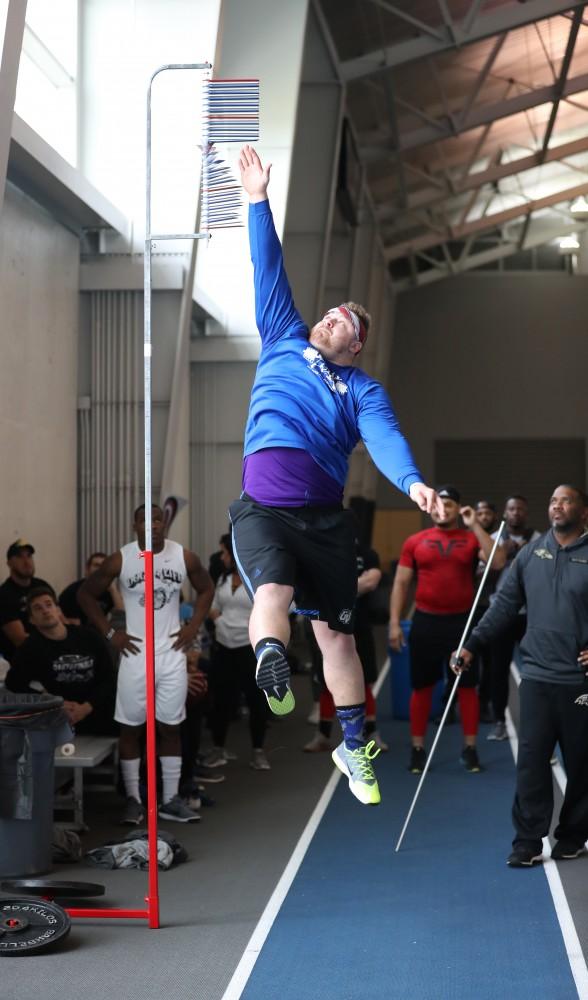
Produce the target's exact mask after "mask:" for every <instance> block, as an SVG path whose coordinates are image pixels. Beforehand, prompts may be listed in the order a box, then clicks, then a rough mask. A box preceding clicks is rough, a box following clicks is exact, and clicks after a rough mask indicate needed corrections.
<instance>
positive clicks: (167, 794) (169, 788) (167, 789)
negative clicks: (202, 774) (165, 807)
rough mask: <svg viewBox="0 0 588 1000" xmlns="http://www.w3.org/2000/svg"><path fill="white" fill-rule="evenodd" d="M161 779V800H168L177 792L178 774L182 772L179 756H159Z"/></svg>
mask: <svg viewBox="0 0 588 1000" xmlns="http://www.w3.org/2000/svg"><path fill="white" fill-rule="evenodd" d="M159 759H160V761H161V780H162V783H163V801H164V803H165V802H169V800H170V799H173V797H174V795H177V794H178V788H179V787H180V775H181V773H182V758H181V757H160V758H159Z"/></svg>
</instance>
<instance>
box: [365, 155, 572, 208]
mask: <svg viewBox="0 0 588 1000" xmlns="http://www.w3.org/2000/svg"><path fill="white" fill-rule="evenodd" d="M586 151H588V135H587V136H585V137H584V138H583V139H574V140H573V142H564V143H561V144H560V145H559V146H552V147H551V149H548V150H547V151H546V153H545V155H543V153H542V151H541V150H539V151H538V152H537V153H531V154H530V155H529V156H521V157H519V158H518V159H517V160H511V161H510V163H497V164H493V165H492V166H491V167H488V168H487V169H486V170H477V171H475V172H474V173H470V174H467V175H466V176H465V177H463V178H462V179H460V180H456V181H454V182H453V189H452V190H450V189H449V187H445V186H444V185H443V181H442V180H440V179H439V178H438V177H429V176H428V175H426V174H424V173H422V176H423V177H425V178H426V180H427V181H428V182H429V183H430V184H434V185H435V187H437V188H442V193H437V192H435V193H432V192H431V189H430V188H429V189H427V190H425V189H423V190H421V191H417V192H415V193H414V194H412V195H410V194H409V196H408V205H407V208H408V210H409V211H411V210H413V209H417V208H432V207H433V206H434V205H438V204H442V203H443V202H444V201H446V200H447V198H449V197H451V196H452V195H460V194H465V193H466V192H468V191H473V190H478V189H479V188H481V187H484V185H485V184H494V183H495V182H496V181H499V180H502V179H503V178H505V177H514V176H515V175H516V174H522V173H524V172H525V170H532V169H533V167H540V166H541V165H542V164H544V163H554V162H557V161H563V160H565V159H567V158H568V157H570V156H577V155H578V154H579V153H585V152H586ZM405 166H406V168H407V169H410V167H409V164H408V163H406V164H405ZM570 166H571V164H570ZM397 215H398V205H397V204H396V202H394V203H390V205H383V204H382V203H380V204H379V207H378V211H377V217H378V220H379V221H381V222H384V221H385V220H386V219H392V218H394V217H395V216H397Z"/></svg>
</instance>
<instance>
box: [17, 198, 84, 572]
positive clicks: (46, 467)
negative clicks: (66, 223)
mask: <svg viewBox="0 0 588 1000" xmlns="http://www.w3.org/2000/svg"><path fill="white" fill-rule="evenodd" d="M78 258H79V247H78V240H77V239H76V237H75V236H73V235H72V234H71V233H69V232H68V231H66V230H65V229H64V228H63V227H62V226H60V225H59V224H58V223H56V222H55V221H53V219H51V218H50V217H49V216H48V215H47V214H45V213H44V212H43V211H42V209H40V208H39V207H38V206H37V205H36V204H34V203H33V202H32V201H30V200H29V199H28V198H26V196H24V195H22V194H21V193H20V192H18V191H17V190H16V189H15V188H13V187H12V186H10V185H8V186H7V189H6V198H5V202H4V207H3V209H2V214H1V217H0V302H1V304H2V320H1V324H0V357H1V358H2V364H1V365H0V469H2V499H1V510H2V531H1V533H0V565H3V562H4V552H5V551H6V548H7V547H8V545H9V544H10V542H11V541H13V540H14V538H16V537H18V536H23V537H26V538H27V539H29V540H30V541H31V542H32V544H33V545H34V546H35V548H36V557H35V558H36V564H37V574H38V575H39V576H41V577H43V578H44V579H47V580H48V581H49V582H50V583H52V584H53V585H54V586H55V587H58V588H59V587H62V586H64V585H65V584H66V583H68V582H70V581H71V580H72V579H73V578H74V576H75V573H76V406H77V388H76V387H77V327H78Z"/></svg>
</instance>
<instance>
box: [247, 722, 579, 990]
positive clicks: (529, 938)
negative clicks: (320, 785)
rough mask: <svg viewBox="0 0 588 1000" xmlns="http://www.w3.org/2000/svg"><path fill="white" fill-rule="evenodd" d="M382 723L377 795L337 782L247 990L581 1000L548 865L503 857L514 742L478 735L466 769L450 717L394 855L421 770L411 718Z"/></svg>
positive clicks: (508, 838)
mask: <svg viewBox="0 0 588 1000" xmlns="http://www.w3.org/2000/svg"><path fill="white" fill-rule="evenodd" d="M381 729H382V730H383V734H384V736H385V737H386V739H387V740H388V741H389V742H390V752H389V753H388V754H381V755H380V757H379V758H378V761H377V762H376V763H377V773H378V779H379V783H380V788H381V791H382V800H383V801H382V804H381V805H380V806H379V807H377V808H368V807H365V806H361V805H360V804H359V803H357V802H356V800H355V799H354V798H353V797H352V796H351V794H350V792H349V790H348V787H347V782H345V781H344V780H343V779H341V781H340V782H339V784H338V786H337V789H336V791H335V794H334V796H333V798H332V800H331V802H330V804H329V807H328V809H327V811H326V813H325V815H324V817H323V819H322V822H321V823H320V826H319V828H318V830H317V833H316V835H315V837H314V839H313V841H312V844H311V845H310V848H309V850H308V852H307V854H306V857H305V859H304V861H303V863H302V865H301V867H300V870H299V872H298V874H297V876H296V878H295V880H294V882H293V884H292V887H291V889H290V892H289V894H288V896H287V898H286V900H285V901H284V904H283V906H282V909H281V910H280V913H279V914H278V917H277V919H276V921H275V923H274V925H273V927H272V929H271V931H270V934H269V935H268V938H267V940H266V942H265V945H264V947H263V949H262V951H261V954H260V957H259V959H258V961H257V963H256V965H255V967H254V969H253V972H252V975H251V977H250V979H249V981H248V983H247V985H246V987H245V989H244V991H243V993H242V997H243V1000H397V998H398V1000H536V998H537V997H541V998H545V1000H577V997H578V994H577V990H576V987H575V984H574V980H573V977H572V973H571V970H570V966H569V962H568V958H567V955H566V951H565V948H564V943H563V939H562V935H561V932H560V929H559V924H558V921H557V917H556V914H555V910H554V907H553V902H552V899H551V894H550V891H549V887H548V884H547V879H546V877H545V874H544V871H543V867H542V866H538V867H535V868H533V869H510V868H508V867H507V865H506V858H507V856H508V854H509V852H510V842H511V838H512V828H511V823H510V808H511V802H512V795H513V788H514V766H513V760H512V755H511V751H510V747H509V744H508V742H507V743H488V742H486V741H485V740H484V739H482V740H481V741H480V758H481V760H482V763H483V764H485V765H486V766H487V769H486V770H485V771H484V773H482V774H468V773H467V772H465V771H464V769H463V768H462V767H461V765H460V764H459V762H458V757H459V752H460V748H461V731H460V727H459V726H450V727H447V728H446V730H445V731H444V732H443V734H442V737H441V740H440V743H439V746H438V747H437V750H436V753H435V758H434V761H433V765H432V768H431V770H430V772H429V774H428V775H427V778H426V781H425V784H424V786H423V790H422V792H421V796H420V798H419V800H418V802H417V805H416V809H415V812H414V813H413V817H412V820H411V823H410V825H409V827H408V830H407V833H406V836H405V839H404V842H403V845H402V848H401V850H400V852H399V853H398V854H395V852H394V847H395V845H396V841H397V839H398V836H399V834H400V830H401V829H402V825H403V823H404V819H405V817H406V813H407V811H408V808H409V806H410V802H411V800H412V796H413V794H414V791H415V790H416V786H417V782H418V778H417V777H415V776H414V775H410V774H409V773H408V771H407V770H406V764H407V760H408V750H407V747H408V730H407V726H406V724H405V723H398V722H395V723H389V725H387V726H386V725H384V726H383V727H381ZM431 730H432V727H431ZM487 731H488V730H487V727H484V730H483V734H484V735H485V734H486V732H487ZM433 736H434V731H433V730H432V731H431V732H430V733H429V745H430V743H431V741H432V739H433ZM309 766H312V760H310V761H309Z"/></svg>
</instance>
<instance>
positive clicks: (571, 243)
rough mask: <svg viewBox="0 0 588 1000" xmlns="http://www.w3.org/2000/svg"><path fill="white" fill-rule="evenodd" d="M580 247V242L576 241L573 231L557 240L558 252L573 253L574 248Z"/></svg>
mask: <svg viewBox="0 0 588 1000" xmlns="http://www.w3.org/2000/svg"><path fill="white" fill-rule="evenodd" d="M579 249H580V243H579V242H578V237H577V236H576V234H575V233H572V234H571V235H570V236H562V238H561V239H560V241H559V252H560V253H575V252H576V250H579Z"/></svg>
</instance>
